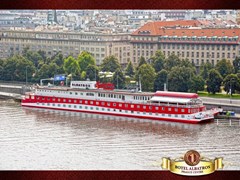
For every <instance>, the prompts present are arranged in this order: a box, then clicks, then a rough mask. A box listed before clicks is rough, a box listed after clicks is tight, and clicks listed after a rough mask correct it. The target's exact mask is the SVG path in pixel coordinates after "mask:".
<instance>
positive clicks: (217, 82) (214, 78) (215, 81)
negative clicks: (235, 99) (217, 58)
mask: <svg viewBox="0 0 240 180" xmlns="http://www.w3.org/2000/svg"><path fill="white" fill-rule="evenodd" d="M222 80H223V78H222V76H221V74H220V73H219V72H218V71H217V70H215V69H212V70H210V71H209V75H208V79H207V91H208V93H212V94H215V93H216V92H219V91H220V87H221V83H222Z"/></svg>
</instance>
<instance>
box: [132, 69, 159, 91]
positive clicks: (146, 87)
mask: <svg viewBox="0 0 240 180" xmlns="http://www.w3.org/2000/svg"><path fill="white" fill-rule="evenodd" d="M155 76H156V73H155V70H154V68H153V67H152V66H151V65H150V64H143V65H142V66H140V67H139V69H138V71H137V72H136V74H135V79H136V80H137V81H139V78H140V80H141V84H142V90H143V91H153V85H154V79H155Z"/></svg>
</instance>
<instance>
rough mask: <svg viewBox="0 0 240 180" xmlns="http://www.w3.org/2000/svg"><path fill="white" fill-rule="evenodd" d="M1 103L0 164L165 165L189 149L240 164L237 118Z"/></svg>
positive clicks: (102, 167)
mask: <svg viewBox="0 0 240 180" xmlns="http://www.w3.org/2000/svg"><path fill="white" fill-rule="evenodd" d="M0 106H1V108H0V170H48V169H51V170H161V159H162V157H171V158H178V157H181V156H183V155H184V154H185V152H186V151H188V150H191V149H194V150H197V151H198V152H199V153H200V154H201V155H202V156H205V157H208V158H210V159H214V158H215V157H223V163H224V170H240V143H239V142H240V131H239V130H240V123H239V121H236V120H235V121H232V122H231V124H230V123H229V121H227V120H219V121H214V122H211V123H207V124H202V125H192V124H182V123H172V122H164V121H158V122H156V121H151V120H141V119H134V118H126V117H115V116H106V115H96V114H87V113H74V112H64V111H53V110H42V109H41V110H40V109H32V108H23V107H21V105H20V104H19V103H17V102H14V101H12V100H6V101H4V100H0Z"/></svg>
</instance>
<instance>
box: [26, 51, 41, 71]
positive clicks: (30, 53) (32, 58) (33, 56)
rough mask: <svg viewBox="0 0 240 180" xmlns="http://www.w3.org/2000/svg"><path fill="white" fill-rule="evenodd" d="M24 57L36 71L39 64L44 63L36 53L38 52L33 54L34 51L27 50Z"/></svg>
mask: <svg viewBox="0 0 240 180" xmlns="http://www.w3.org/2000/svg"><path fill="white" fill-rule="evenodd" d="M24 57H25V58H26V59H28V60H29V61H31V62H33V64H34V66H35V67H36V68H37V69H38V68H40V67H39V64H41V62H44V61H45V59H43V58H42V56H41V55H40V54H39V53H38V52H34V51H30V50H28V51H27V52H26V53H25V55H24Z"/></svg>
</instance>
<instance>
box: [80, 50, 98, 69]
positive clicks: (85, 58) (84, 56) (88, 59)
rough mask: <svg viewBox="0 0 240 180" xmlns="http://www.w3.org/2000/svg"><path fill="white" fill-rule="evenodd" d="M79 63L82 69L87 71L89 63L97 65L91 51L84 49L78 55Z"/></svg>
mask: <svg viewBox="0 0 240 180" xmlns="http://www.w3.org/2000/svg"><path fill="white" fill-rule="evenodd" d="M78 64H79V66H80V68H81V71H86V70H87V67H88V66H89V65H96V61H95V59H94V58H93V56H92V55H91V54H90V53H89V52H87V51H83V52H82V53H81V54H79V56H78Z"/></svg>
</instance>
